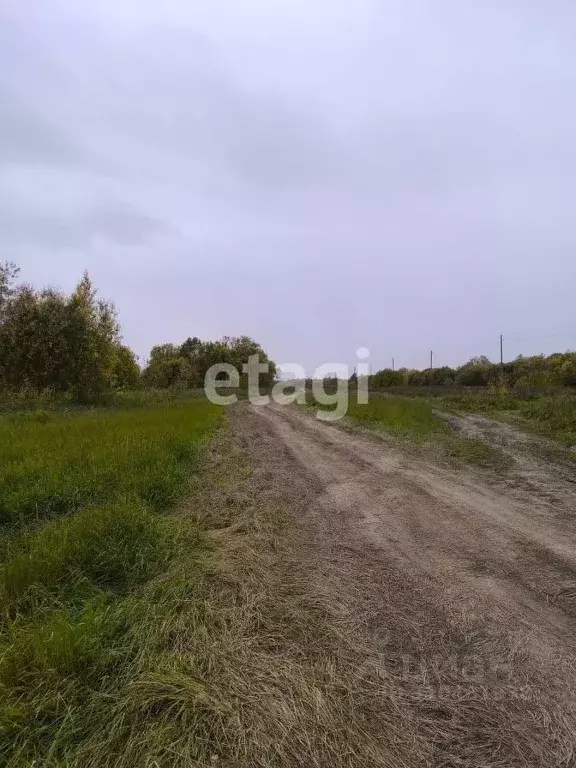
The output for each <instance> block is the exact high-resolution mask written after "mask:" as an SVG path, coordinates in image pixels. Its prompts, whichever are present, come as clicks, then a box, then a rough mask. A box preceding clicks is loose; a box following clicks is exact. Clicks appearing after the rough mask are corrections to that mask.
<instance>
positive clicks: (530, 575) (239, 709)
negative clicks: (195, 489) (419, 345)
mask: <svg viewBox="0 0 576 768" xmlns="http://www.w3.org/2000/svg"><path fill="white" fill-rule="evenodd" d="M229 414H230V421H231V425H232V430H233V438H232V439H233V445H234V446H235V447H234V451H235V452H236V453H235V455H236V456H237V460H238V461H239V462H241V461H242V460H245V458H244V459H243V458H242V457H246V456H249V457H250V462H251V464H252V467H253V468H254V472H253V473H252V474H251V475H250V474H249V473H247V474H246V476H245V478H244V479H243V480H242V482H240V483H236V484H235V485H234V486H233V490H228V491H222V492H221V493H220V494H219V493H218V491H217V489H215V491H214V494H213V498H214V499H220V500H219V501H218V505H219V506H220V507H221V506H222V504H223V503H224V505H225V504H228V505H229V507H230V511H231V514H230V520H229V522H230V525H229V527H224V528H223V529H222V530H220V531H217V532H215V534H214V535H215V537H216V539H217V540H218V541H219V544H220V546H221V547H223V548H224V550H225V553H224V554H225V556H224V557H223V558H222V561H223V563H227V565H225V570H224V572H223V573H220V574H219V575H218V577H217V578H216V581H215V590H216V591H217V592H218V593H219V594H220V595H222V594H224V595H226V594H227V595H228V597H227V598H226V599H225V602H226V600H228V601H229V602H230V601H231V605H232V606H235V610H236V612H237V613H236V618H235V619H234V621H233V622H232V624H231V625H230V627H229V630H228V631H229V635H230V636H234V637H236V638H237V639H236V640H235V641H234V642H232V641H231V640H230V639H229V641H228V645H226V644H225V646H224V647H225V648H227V649H228V650H227V651H226V654H228V664H227V665H222V669H221V670H219V676H218V678H217V679H218V680H219V683H218V684H219V685H224V688H225V689H226V690H227V691H228V693H227V706H228V707H229V710H230V711H229V715H228V720H226V722H225V724H224V725H223V731H222V732H223V734H225V735H224V736H223V744H224V742H225V741H226V740H228V744H226V745H224V746H225V748H224V747H223V749H222V754H221V755H220V756H218V755H215V756H214V760H215V761H216V760H219V761H220V764H227V765H239V766H358V768H360V766H362V768H365V766H390V767H394V768H397V767H401V766H414V768H416V766H435V767H437V768H441V767H444V766H445V767H448V766H454V767H456V766H469V767H470V768H479V767H480V766H482V768H496V766H499V767H500V766H501V767H502V768H504V766H506V768H509V767H513V766H558V767H559V766H572V765H576V757H575V752H574V745H575V743H576V700H575V695H574V691H575V690H576V687H575V685H576V655H575V651H576V644H575V638H576V635H575V629H576V623H575V620H576V522H575V520H574V518H573V517H572V515H569V514H567V512H568V511H569V510H568V507H569V506H570V504H573V502H574V501H576V496H574V495H572V496H571V500H570V502H569V501H568V497H563V499H562V500H561V501H556V502H554V503H552V502H551V501H550V500H548V499H547V498H546V496H545V495H537V497H536V501H535V503H533V504H532V503H530V502H529V498H530V496H529V492H530V489H529V488H528V487H527V488H526V490H525V496H524V497H523V498H519V497H518V495H517V494H515V493H513V492H512V490H510V492H508V491H507V489H506V488H503V487H502V486H498V487H491V486H490V485H489V484H487V482H486V481H484V480H482V478H481V474H480V473H466V474H463V473H457V472H455V471H453V470H448V469H445V468H441V467H437V466H433V465H432V464H428V463H426V462H425V461H424V460H422V459H420V458H418V457H414V456H412V455H408V454H405V453H403V452H402V451H401V450H400V449H397V448H394V447H393V446H390V445H388V444H387V445H383V444H379V443H378V442H377V441H374V440H371V439H368V438H366V437H363V436H362V435H358V434H350V433H349V432H346V431H343V430H340V429H338V428H335V427H331V426H327V425H325V424H321V423H319V422H317V421H316V420H314V419H312V418H310V417H309V416H308V415H307V414H305V413H302V412H300V411H298V410H297V409H294V408H289V407H281V406H277V405H269V406H261V407H254V406H249V405H247V404H242V405H239V406H237V407H235V408H234V409H231V410H230V411H229ZM486 477H488V476H487V475H486ZM222 494H224V496H223V495H222ZM226 494H231V495H230V498H229V499H228V501H226V499H225V497H226ZM223 498H224V502H223V501H222V499H223ZM213 503H214V502H213V501H212V502H209V504H213ZM239 507H244V512H242V513H241V515H240V520H239V521H238V519H237V515H238V512H237V510H238V508H239ZM572 509H574V507H572ZM259 510H260V511H259ZM266 510H267V511H266ZM270 510H278V517H277V525H276V523H274V524H272V527H270V526H271V523H270V517H269V511H270ZM235 519H236V520H237V522H236V524H235V523H234V520H235ZM242 519H245V520H246V525H245V528H244V529H243V528H242V523H241V521H242ZM258 519H260V520H261V521H264V522H262V523H261V525H260V527H259V526H258V525H256V527H255V526H254V520H258ZM273 519H275V518H274V516H273ZM249 520H252V522H251V523H248V521H249ZM266 520H268V522H265V521H266ZM218 599H220V600H222V599H223V598H222V597H220V598H218ZM231 610H232V609H231ZM240 617H243V618H242V619H240ZM242 622H244V623H242ZM222 652H223V653H224V651H222ZM222 675H223V676H224V677H222ZM228 678H230V679H229V680H228ZM224 726H225V727H224ZM226 755H228V757H226Z"/></svg>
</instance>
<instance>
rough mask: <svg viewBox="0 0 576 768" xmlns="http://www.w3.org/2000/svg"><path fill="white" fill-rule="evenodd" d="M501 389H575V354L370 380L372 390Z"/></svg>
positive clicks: (393, 373)
mask: <svg viewBox="0 0 576 768" xmlns="http://www.w3.org/2000/svg"><path fill="white" fill-rule="evenodd" d="M502 384H503V385H504V386H506V387H509V388H517V389H544V388H547V387H576V352H555V353H554V354H551V355H532V356H529V357H524V356H523V355H520V356H519V357H517V358H516V359H515V360H512V361H510V362H507V363H504V365H501V364H500V363H494V362H491V361H490V360H489V359H488V358H487V357H485V356H480V357H473V358H472V359H471V360H469V361H468V362H467V363H465V364H464V365H461V366H460V367H459V368H450V367H448V366H443V367H439V368H432V369H430V368H427V369H424V370H411V369H408V368H400V369H398V370H392V369H390V368H384V369H383V370H381V371H378V372H377V373H374V374H372V376H371V377H370V386H371V387H372V388H373V389H381V388H386V387H405V386H407V387H427V386H434V387H447V386H457V387H458V386H460V387H490V386H501V385H502Z"/></svg>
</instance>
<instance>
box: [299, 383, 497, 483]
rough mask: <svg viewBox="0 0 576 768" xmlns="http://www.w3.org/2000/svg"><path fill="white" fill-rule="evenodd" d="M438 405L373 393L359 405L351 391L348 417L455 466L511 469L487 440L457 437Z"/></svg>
mask: <svg viewBox="0 0 576 768" xmlns="http://www.w3.org/2000/svg"><path fill="white" fill-rule="evenodd" d="M435 402H436V401H435V400H434V401H433V402H430V401H428V400H426V399H423V398H422V399H420V398H415V397H402V396H395V395H385V394H384V395H380V394H377V393H371V394H370V397H369V402H368V403H366V404H360V403H358V402H357V399H356V395H355V393H354V392H352V393H351V394H350V399H349V403H348V414H347V415H348V418H349V419H351V420H352V423H353V424H356V425H362V426H364V427H369V428H372V429H376V430H383V431H384V432H386V434H389V435H391V436H393V437H395V438H399V439H401V440H403V441H404V442H405V443H410V444H417V445H419V446H421V447H422V448H423V449H426V450H427V451H428V452H429V453H430V454H431V455H433V456H435V457H438V458H440V459H443V460H447V461H449V462H450V463H452V464H455V465H456V466H462V465H465V464H473V465H476V466H479V467H483V468H485V469H490V470H497V471H501V470H505V469H507V468H508V467H509V466H510V464H511V462H510V460H509V459H508V458H507V457H506V455H505V454H504V453H503V451H501V450H500V449H499V448H497V447H495V446H493V445H490V443H488V442H486V441H484V440H479V439H473V438H468V437H463V436H461V435H456V434H454V432H453V431H452V429H451V428H450V426H449V425H448V424H447V423H446V422H445V421H444V420H443V419H442V418H441V417H440V416H438V415H437V414H436V413H434V410H433V407H432V405H433V404H435ZM306 403H307V405H308V406H310V407H314V408H321V409H323V410H329V409H330V408H331V407H333V406H322V405H318V404H317V403H315V400H314V396H313V394H312V393H310V392H309V393H307V395H306Z"/></svg>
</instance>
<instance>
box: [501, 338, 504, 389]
mask: <svg viewBox="0 0 576 768" xmlns="http://www.w3.org/2000/svg"><path fill="white" fill-rule="evenodd" d="M500 383H501V384H504V337H503V336H502V334H500Z"/></svg>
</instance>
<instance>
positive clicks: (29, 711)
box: [0, 397, 223, 768]
mask: <svg viewBox="0 0 576 768" xmlns="http://www.w3.org/2000/svg"><path fill="white" fill-rule="evenodd" d="M160 400H161V398H160V397H158V398H156V403H155V404H150V403H148V404H147V405H146V404H144V403H143V402H140V403H135V404H136V405H140V407H135V408H131V409H127V408H125V409H121V408H118V407H116V408H115V409H112V410H106V409H94V410H88V411H86V410H85V411H73V412H58V411H53V412H46V411H41V412H36V411H29V412H11V413H5V414H4V415H3V416H2V417H0V526H1V527H0V558H1V563H0V765H2V766H9V767H10V768H12V767H13V766H30V765H42V766H64V765H83V766H84V765H89V764H91V762H90V760H91V758H89V756H88V755H87V753H85V752H84V750H85V747H86V744H87V743H89V742H90V743H92V744H93V743H94V741H93V740H94V738H98V739H100V740H102V739H103V738H104V737H105V736H106V735H107V734H108V733H109V730H110V729H111V728H113V727H114V728H116V729H120V725H119V723H120V722H121V723H122V728H123V729H124V731H123V735H124V736H126V735H127V733H128V732H131V731H132V730H133V729H137V723H138V718H139V717H140V715H141V714H142V712H143V711H144V710H145V709H146V707H147V706H150V707H152V706H159V707H164V706H170V704H169V701H168V699H166V700H165V701H162V702H160V703H154V704H153V703H152V702H148V703H147V701H146V697H147V694H146V692H145V686H144V685H141V686H140V687H139V688H138V686H136V687H135V688H131V686H133V685H135V681H136V680H137V679H138V680H140V679H141V678H142V675H144V674H145V673H149V674H150V675H151V676H153V675H154V674H155V672H156V670H157V667H158V664H159V663H160V661H161V659H162V658H163V657H164V654H165V653H168V649H162V648H159V647H157V645H156V641H157V640H158V637H157V636H155V635H154V633H155V632H158V631H159V625H158V622H160V624H161V623H162V612H163V611H166V610H173V609H174V600H175V599H176V595H178V599H182V593H181V592H179V590H181V589H182V588H183V581H184V580H185V581H186V589H187V590H188V591H190V589H191V588H193V584H194V578H195V576H194V574H195V572H196V571H198V569H199V568H200V565H199V564H200V563H201V561H202V558H203V556H204V555H203V553H204V552H205V550H206V545H205V542H204V538H203V532H202V526H201V524H200V523H199V519H200V516H201V510H192V514H187V515H174V514H172V515H169V514H163V513H165V512H166V511H168V510H170V509H171V508H173V507H174V503H175V502H176V500H177V499H178V497H179V496H180V495H181V494H182V493H183V492H184V491H185V490H186V489H187V488H188V487H189V482H190V477H191V476H192V477H193V476H194V472H195V471H197V470H198V469H199V467H200V465H201V452H202V449H201V446H202V444H203V441H204V440H205V439H206V438H207V437H208V436H209V435H211V434H212V433H213V431H214V430H215V429H216V427H217V426H218V424H219V423H220V421H221V419H222V418H223V414H222V410H221V409H219V408H217V407H215V406H213V405H211V404H210V403H208V402H207V401H204V400H200V399H189V400H187V401H180V402H178V401H174V402H169V403H168V402H165V403H164V404H160V402H159V401H160ZM171 572H172V573H173V574H174V573H175V576H174V575H173V577H172V578H171V579H168V578H167V574H169V573H171ZM92 752H93V750H92ZM80 755H82V757H80ZM109 759H110V764H116V763H114V759H113V755H111V756H110V758H109ZM106 764H107V762H106V760H105V759H104V758H102V759H101V761H100V762H94V765H106ZM133 764H134V765H136V764H138V765H140V764H143V763H136V762H135V763H133Z"/></svg>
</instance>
